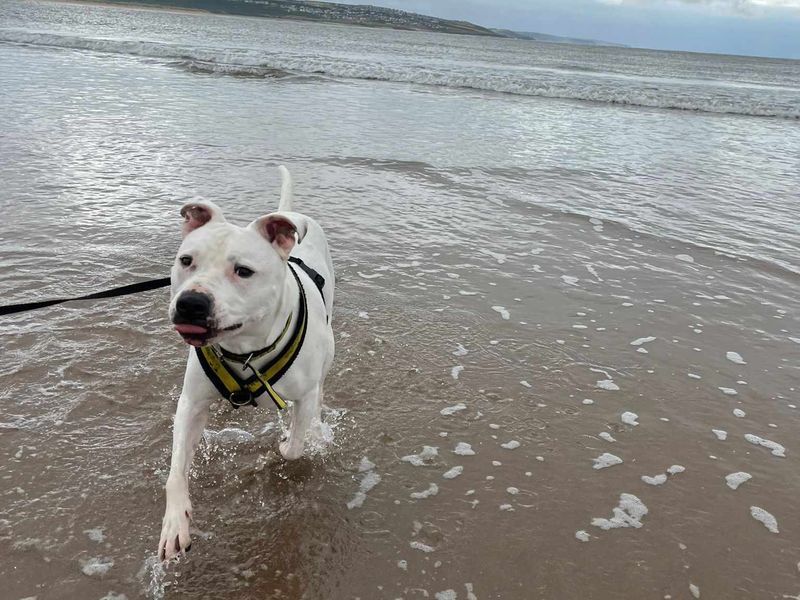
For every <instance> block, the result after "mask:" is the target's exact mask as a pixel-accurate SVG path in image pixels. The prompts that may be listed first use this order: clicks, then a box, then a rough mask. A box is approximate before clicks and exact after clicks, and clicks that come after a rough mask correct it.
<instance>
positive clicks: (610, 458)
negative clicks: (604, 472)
mask: <svg viewBox="0 0 800 600" xmlns="http://www.w3.org/2000/svg"><path fill="white" fill-rule="evenodd" d="M592 460H593V461H594V465H593V466H592V468H593V469H607V468H608V467H613V466H614V465H621V464H622V459H621V458H620V457H619V456H616V455H614V454H611V453H610V452H604V453H603V454H601V455H600V456H598V457H597V458H593V459H592Z"/></svg>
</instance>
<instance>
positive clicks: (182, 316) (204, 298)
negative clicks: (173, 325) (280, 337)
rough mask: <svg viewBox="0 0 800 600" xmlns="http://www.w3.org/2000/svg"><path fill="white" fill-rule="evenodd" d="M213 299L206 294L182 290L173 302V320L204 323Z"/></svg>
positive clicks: (209, 312)
mask: <svg viewBox="0 0 800 600" xmlns="http://www.w3.org/2000/svg"><path fill="white" fill-rule="evenodd" d="M213 304H214V301H213V300H212V299H211V296H209V295H208V294H202V293H200V292H184V293H183V294H181V295H180V296H179V297H178V301H177V302H176V303H175V320H176V321H182V322H184V323H199V322H202V323H205V322H206V321H207V320H208V317H209V315H211V307H212V306H213Z"/></svg>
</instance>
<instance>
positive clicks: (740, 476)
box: [725, 471, 753, 490]
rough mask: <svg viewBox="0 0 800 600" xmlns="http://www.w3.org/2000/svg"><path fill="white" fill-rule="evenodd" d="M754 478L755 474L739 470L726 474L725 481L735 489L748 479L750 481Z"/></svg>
mask: <svg viewBox="0 0 800 600" xmlns="http://www.w3.org/2000/svg"><path fill="white" fill-rule="evenodd" d="M752 478H753V476H752V475H750V473H745V472H744V471H738V472H736V473H731V474H730V475H725V483H726V484H727V486H728V487H729V488H731V489H732V490H735V489H737V488H738V487H739V486H740V485H742V484H743V483H745V482H746V481H750V480H751V479H752Z"/></svg>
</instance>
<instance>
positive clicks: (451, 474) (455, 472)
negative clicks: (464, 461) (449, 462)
mask: <svg viewBox="0 0 800 600" xmlns="http://www.w3.org/2000/svg"><path fill="white" fill-rule="evenodd" d="M463 472H464V467H461V466H459V467H453V468H452V469H450V470H448V471H446V472H444V473H443V474H442V477H444V478H445V479H455V478H456V477H458V476H459V475H461V473H463Z"/></svg>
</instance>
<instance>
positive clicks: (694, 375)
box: [687, 373, 702, 379]
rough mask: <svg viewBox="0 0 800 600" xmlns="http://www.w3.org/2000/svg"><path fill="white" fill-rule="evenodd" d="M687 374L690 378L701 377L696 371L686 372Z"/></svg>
mask: <svg viewBox="0 0 800 600" xmlns="http://www.w3.org/2000/svg"><path fill="white" fill-rule="evenodd" d="M687 375H688V376H689V378H690V379H702V377H700V375H697V374H696V373H687Z"/></svg>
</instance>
